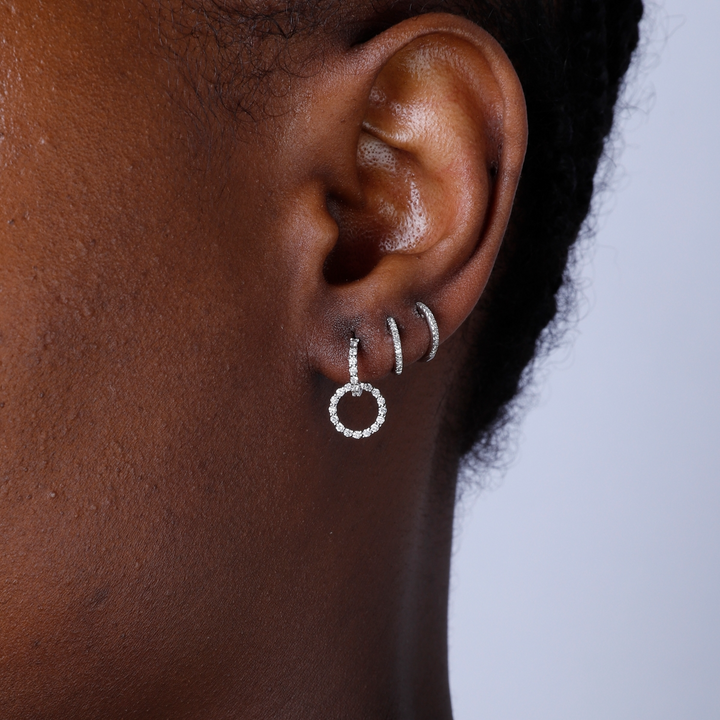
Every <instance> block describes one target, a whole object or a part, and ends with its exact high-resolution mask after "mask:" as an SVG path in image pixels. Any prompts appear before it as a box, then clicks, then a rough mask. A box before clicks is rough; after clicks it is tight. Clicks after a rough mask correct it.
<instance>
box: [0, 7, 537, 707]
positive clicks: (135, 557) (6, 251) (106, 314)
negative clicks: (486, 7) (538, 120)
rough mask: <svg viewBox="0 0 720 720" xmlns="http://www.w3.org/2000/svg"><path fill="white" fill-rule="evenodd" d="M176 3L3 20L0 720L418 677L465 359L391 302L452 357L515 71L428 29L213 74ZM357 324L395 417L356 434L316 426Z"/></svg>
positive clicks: (439, 591) (516, 146) (204, 47)
mask: <svg viewBox="0 0 720 720" xmlns="http://www.w3.org/2000/svg"><path fill="white" fill-rule="evenodd" d="M169 5H171V3H169V4H168V7H166V6H165V5H162V4H161V6H160V9H158V7H157V6H156V5H155V4H152V3H148V4H147V8H146V7H145V6H144V5H143V4H138V3H137V1H136V0H116V2H113V3H109V4H101V5H98V4H93V3H86V2H84V1H83V0H42V1H41V0H23V1H22V2H16V3H13V4H11V3H7V2H6V3H2V4H1V5H0V73H1V74H0V543H2V551H0V581H1V582H2V583H3V585H2V587H1V588H0V678H10V684H11V687H10V688H9V689H8V690H6V689H5V688H2V691H0V714H2V716H3V718H21V717H22V718H27V717H31V716H37V717H43V718H54V717H58V718H61V717H62V718H65V717H73V718H81V717H82V718H84V717H93V718H94V717H104V718H108V719H110V718H112V717H116V716H118V717H119V716H120V714H122V717H134V716H135V714H138V713H141V712H142V713H143V715H142V716H143V717H146V716H151V717H163V718H165V717H178V718H179V717H186V716H187V717H196V716H197V715H196V714H194V713H196V711H197V712H199V713H201V714H202V713H206V714H204V715H202V716H203V717H211V715H210V714H209V713H210V711H211V710H212V708H213V707H214V708H216V709H217V716H218V717H225V715H223V714H222V708H223V707H225V705H226V704H228V703H231V702H232V704H233V707H236V706H237V703H238V702H245V703H250V702H251V699H252V698H258V697H262V698H264V700H263V702H265V705H264V707H265V708H266V709H267V707H268V703H270V702H271V701H273V698H276V695H275V694H274V693H275V689H273V688H276V687H279V686H282V688H283V693H285V694H286V695H287V697H300V696H301V695H302V693H306V694H307V693H309V692H310V690H309V689H311V688H313V687H316V686H317V677H318V672H317V662H319V661H320V660H319V659H322V662H324V663H327V666H328V667H327V668H325V670H324V671H323V674H322V677H323V683H324V687H325V688H330V689H331V688H333V687H336V688H338V691H337V693H336V694H337V697H341V696H342V697H344V696H345V695H346V694H347V693H348V692H349V689H348V688H349V687H350V685H351V684H352V683H351V682H350V680H349V679H348V678H349V677H352V678H357V682H356V685H357V693H358V695H357V697H358V698H360V700H358V702H359V703H360V705H358V707H360V706H362V707H364V705H362V703H365V702H370V701H369V700H367V692H366V688H367V686H368V685H367V683H368V682H371V683H374V684H373V686H375V685H377V682H375V681H371V680H367V678H368V677H371V676H372V677H376V678H387V677H391V676H393V677H394V676H395V675H396V674H397V671H396V664H397V662H399V661H398V658H401V659H402V658H406V657H407V658H410V659H408V660H407V662H406V660H403V662H404V663H406V664H407V663H411V660H412V663H416V662H417V663H419V665H418V666H417V668H416V669H415V670H413V672H414V673H415V675H417V677H418V678H421V677H422V678H427V677H432V678H435V680H433V681H432V682H426V680H424V679H423V680H422V681H418V682H419V685H421V686H422V687H424V688H430V689H431V688H433V687H434V686H435V685H434V684H435V683H437V684H438V687H440V686H442V683H443V682H444V680H443V677H444V676H443V674H442V668H443V667H444V665H443V663H444V662H445V660H444V654H443V653H444V647H445V646H444V632H445V600H446V594H445V593H446V589H447V588H446V586H447V567H448V561H449V547H450V541H451V519H452V503H453V498H454V485H453V478H452V472H451V471H450V472H449V473H447V472H445V471H444V470H442V468H441V467H440V464H439V463H440V461H439V460H438V457H439V450H438V444H437V437H438V434H439V427H440V425H441V424H442V421H443V417H444V414H445V403H446V401H447V398H448V396H449V395H450V386H451V384H452V380H453V378H454V372H455V369H456V367H457V366H458V357H462V354H463V353H464V345H463V343H462V341H458V340H457V336H455V340H451V341H449V342H447V343H445V345H444V346H443V352H441V353H440V354H439V355H438V358H437V359H436V360H434V361H433V364H432V366H425V365H424V364H421V363H417V361H418V360H419V359H420V358H422V357H423V355H424V354H425V353H426V352H427V349H428V344H429V334H428V326H427V324H426V322H425V320H424V319H423V318H422V317H421V316H419V315H418V314H417V313H415V312H414V310H413V308H414V307H415V301H416V300H418V299H421V298H423V299H426V300H427V301H428V303H430V304H432V306H433V310H434V312H435V313H436V314H437V316H438V320H439V322H440V327H441V335H442V338H443V340H445V339H446V337H447V336H448V335H450V334H452V332H453V331H454V329H455V328H457V327H458V326H459V325H460V324H461V323H462V321H463V320H464V318H465V317H466V316H467V315H468V313H469V312H470V311H471V309H472V308H473V307H474V305H475V303H476V301H477V298H478V297H479V295H480V293H481V292H482V288H483V287H484V284H485V282H486V281H487V277H488V275H489V273H490V271H491V268H492V264H493V261H494V258H495V254H496V253H497V250H498V247H499V244H500V242H501V240H502V236H503V232H504V229H505V226H506V223H507V218H508V216H509V212H510V208H511V206H512V198H513V196H514V191H515V187H516V183H517V178H518V176H519V172H520V168H521V165H522V157H523V153H524V147H525V124H524V123H525V116H524V103H523V100H522V93H521V91H520V89H519V84H518V82H517V78H516V76H515V74H514V70H513V69H512V66H511V65H510V63H509V61H507V58H506V57H505V56H504V54H503V53H502V51H501V50H500V49H499V47H498V46H497V45H496V44H495V43H494V42H493V41H492V40H491V39H490V38H489V36H487V34H485V33H483V31H481V30H480V29H479V28H477V27H476V26H471V24H470V23H469V22H467V21H464V20H460V19H459V18H455V19H453V18H450V17H449V16H441V15H437V16H426V17H425V18H423V19H421V20H408V21H405V23H401V24H399V25H397V26H396V27H393V28H391V29H389V30H387V31H385V32H384V33H383V34H381V35H380V36H379V39H377V40H375V39H374V40H373V41H372V42H369V43H366V44H364V45H363V47H362V48H361V50H358V51H353V52H354V54H353V52H351V51H350V50H349V49H347V48H346V52H345V54H343V53H341V52H340V51H337V52H335V54H333V51H331V50H329V49H326V50H327V51H323V52H320V51H319V50H318V47H319V45H318V41H317V39H316V38H315V36H314V35H313V34H312V33H308V34H305V35H302V36H299V38H298V39H297V41H296V42H294V44H293V45H292V50H291V51H287V52H286V53H285V54H282V55H278V46H277V45H274V44H273V42H270V43H269V44H268V46H267V48H266V49H262V48H260V49H258V50H257V53H259V54H256V55H255V56H254V59H253V62H251V63H250V64H247V63H246V61H248V57H247V56H245V55H242V54H241V55H242V56H236V57H235V58H234V61H235V62H236V64H237V65H238V68H239V69H237V68H236V70H237V72H235V73H234V74H231V75H229V76H227V77H226V75H225V70H226V67H225V65H226V61H227V57H226V55H224V54H223V53H224V50H223V43H222V42H218V41H217V38H216V37H214V38H213V40H212V41H210V40H209V39H208V38H209V37H210V35H207V31H208V28H206V27H201V26H198V25H197V24H193V23H195V22H196V21H197V18H198V16H197V15H195V16H192V15H189V16H188V17H190V19H191V20H192V22H190V21H188V22H184V16H183V14H182V12H180V8H179V7H178V8H172V9H173V10H177V11H178V12H177V13H176V14H174V15H173V14H172V13H170V8H169ZM257 5H258V6H260V5H262V3H257ZM151 7H152V8H154V9H152V10H150V9H148V8H151ZM260 9H262V8H260ZM193 18H194V19H193ZM345 44H346V45H347V41H346V40H345ZM241 47H243V46H241ZM252 47H253V48H255V45H252ZM289 47H290V46H287V48H289ZM225 49H226V48H225ZM264 52H267V54H268V55H267V57H269V58H270V61H269V63H270V64H269V65H267V67H274V66H277V67H282V68H283V72H279V73H272V72H271V73H265V72H264V71H262V72H261V70H262V67H264V66H263V63H266V61H267V57H264V56H263V53H264ZM283 52H285V51H283ZM293 62H297V63H299V64H300V65H299V66H301V67H302V68H303V72H285V71H287V70H288V69H289V70H292V63H293ZM243 63H245V64H243ZM273 63H274V65H273ZM230 64H231V65H232V63H230ZM235 90H237V91H238V93H239V94H236V95H233V92H235ZM241 96H242V97H244V99H245V100H246V101H247V102H246V104H245V106H244V111H238V106H237V105H236V104H235V105H234V104H233V98H237V97H241ZM233 114H234V115H235V120H234V121H231V116H232V115H233ZM380 146H382V147H381V149H382V152H380V154H378V152H377V147H380ZM358 148H360V151H358ZM499 148H502V157H501V156H500V151H499ZM381 161H382V162H381ZM363 163H364V164H363ZM498 167H499V170H498ZM363 197H364V198H366V199H367V200H366V201H361V200H362V198H363ZM358 198H360V199H361V200H358ZM343 208H344V209H343ZM348 208H349V209H348ZM338 227H339V228H340V230H338ZM397 228H405V229H408V228H409V229H410V230H412V231H413V232H412V233H409V235H408V237H410V240H409V241H408V242H404V243H399V244H396V246H392V247H389V246H382V248H381V249H380V250H373V249H372V248H370V250H368V252H367V253H366V255H367V257H365V259H364V260H363V261H362V262H359V263H358V262H357V256H356V255H353V252H355V251H354V250H353V249H352V248H353V247H356V246H354V245H352V243H350V245H349V246H347V247H350V250H351V251H350V252H346V253H345V255H344V256H343V255H342V252H345V250H342V247H341V250H342V252H341V253H340V255H337V254H336V255H331V251H333V249H334V247H335V243H336V241H337V243H338V246H342V241H343V237H345V236H348V237H350V238H351V239H352V240H357V243H358V245H357V247H360V248H361V249H363V248H369V247H370V245H372V243H374V242H376V240H377V239H378V238H379V237H380V238H381V236H382V233H385V236H392V237H396V236H397V233H395V231H396V230H397ZM386 231H387V232H386ZM338 232H339V234H340V240H338ZM393 233H395V234H393ZM478 237H480V241H478ZM381 239H382V238H381ZM413 243H414V244H413ZM347 247H346V249H347ZM378 247H380V246H378ZM363 252H364V250H363ZM338 257H339V258H340V260H337V258H338ZM326 258H329V259H330V261H332V262H335V261H337V262H338V263H339V264H338V265H337V267H339V268H340V270H341V271H342V272H340V271H338V275H337V277H334V278H330V279H328V277H329V276H328V277H326V273H327V265H326V264H324V263H325V260H326ZM333 258H335V260H333ZM343 258H344V259H343ZM358 268H359V270H358ZM343 273H351V274H352V273H355V276H353V277H351V278H350V280H352V282H347V278H346V277H345V275H344V274H343ZM330 275H332V272H331V273H330ZM448 278H449V279H448ZM432 288H439V289H438V290H437V292H435V295H432V301H431V300H430V297H431V296H430V292H431V290H432ZM390 313H392V314H394V315H395V317H396V318H397V320H398V324H399V325H400V327H401V329H402V340H403V351H404V353H405V359H406V370H405V371H404V374H403V380H402V382H399V381H395V380H393V381H391V380H390V379H388V378H387V376H388V375H389V374H390V371H391V369H392V367H393V346H392V343H391V341H390V340H389V335H388V333H387V326H386V319H387V316H388V314H390ZM354 331H357V332H358V334H359V335H360V336H361V337H362V343H363V345H362V353H361V362H360V371H361V376H362V379H370V380H372V381H373V382H375V383H376V384H378V387H380V388H381V390H382V392H383V393H384V394H385V397H386V398H387V402H388V406H389V408H390V410H389V412H388V422H387V423H386V424H385V426H384V428H383V433H382V435H381V434H380V433H378V435H377V436H373V438H370V439H367V440H363V441H362V443H356V442H354V441H347V440H346V439H345V438H342V437H340V438H339V437H338V436H337V433H335V431H334V429H333V427H332V426H331V425H330V422H329V420H328V411H327V403H328V400H329V398H330V397H331V395H332V393H333V392H334V390H335V389H336V387H337V383H338V382H339V383H344V382H346V381H347V379H348V377H347V368H348V366H347V354H346V353H347V342H348V338H349V337H350V333H351V332H354ZM318 348H320V349H321V351H320V350H318ZM421 365H422V367H420V366H421ZM427 367H430V368H431V369H430V370H428V369H426V368H427ZM365 399H367V398H365ZM353 413H354V415H353ZM393 413H395V414H394V415H393ZM350 417H351V419H353V420H354V421H356V422H357V423H358V424H362V426H363V427H364V426H366V425H369V424H370V422H372V419H370V420H369V421H368V418H371V417H374V416H373V408H372V407H370V406H369V405H363V404H362V403H360V404H357V406H354V407H353V408H352V409H351V410H350ZM416 595H417V597H416ZM370 616H372V618H373V620H372V622H370V623H367V622H364V621H363V622H360V619H362V618H368V617H370ZM349 618H351V619H352V618H355V619H358V620H357V621H355V620H352V621H349V620H348V619H349ZM429 618H432V619H429ZM388 628H396V630H397V632H396V631H395V630H393V631H390V630H388ZM413 628H415V629H413ZM415 630H417V638H416V639H415V640H413V641H412V642H413V643H416V644H415V645H412V647H413V648H414V650H413V651H412V652H410V651H409V650H407V648H408V647H410V645H411V643H410V641H406V640H405V639H403V638H405V637H406V635H407V637H410V635H413V633H415ZM388 638H396V639H398V642H399V643H400V644H401V645H402V646H403V647H404V648H405V649H404V650H402V652H400V653H399V654H398V652H397V651H396V649H394V648H389V647H388V649H387V652H384V653H381V652H379V650H378V649H379V648H380V647H384V645H385V644H387V642H388ZM418 638H419V639H418ZM430 645H432V647H433V650H432V652H431V651H430ZM343 653H345V655H347V654H348V653H354V654H355V656H356V657H355V660H354V663H355V665H354V668H355V669H354V670H353V671H352V672H351V673H350V674H348V670H347V667H346V665H344V664H343V662H339V661H336V658H338V657H341V656H342V655H343ZM278 658H282V663H280V662H279V661H278ZM418 658H419V659H418ZM431 658H432V659H431ZM412 663H411V664H412ZM413 667H414V666H413ZM438 668H440V670H438ZM230 673H231V674H232V677H233V681H232V683H229V682H228V677H229V674H230ZM403 673H406V674H407V673H410V671H407V672H406V670H403ZM394 674H395V675H394ZM411 675H412V673H410V674H407V677H410V676H411ZM415 675H412V676H413V677H415ZM268 678H274V682H276V683H279V684H280V685H276V686H273V687H270V686H269V685H268V686H267V687H266V685H267V683H268V682H269V680H268ZM378 682H379V681H378ZM383 682H384V680H383ZM380 684H382V683H380ZM328 692H330V691H329V690H328ZM428 692H431V690H428ZM293 693H295V694H293ZM443 693H444V694H443ZM446 694H447V693H446V692H445V690H443V689H442V687H440V690H439V691H438V693H437V695H438V697H440V696H442V697H443V698H445V696H446ZM316 695H317V693H315V695H313V696H312V697H313V698H315V696H316ZM282 697H285V695H283V696H282ZM277 698H280V696H279V695H278V696H277ZM363 698H365V699H363ZM3 702H4V703H5V706H3V705H2V703H3ZM277 702H281V699H277ZM282 702H285V700H282ZM312 702H315V700H314V699H313V700H312ZM443 702H446V701H445V700H443ZM8 703H9V704H8ZM228 706H229V705H228ZM246 707H247V705H246ZM363 712H365V711H364V710H363ZM33 713H35V715H33ZM361 714H362V713H361Z"/></svg>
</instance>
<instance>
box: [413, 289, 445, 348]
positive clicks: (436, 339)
mask: <svg viewBox="0 0 720 720" xmlns="http://www.w3.org/2000/svg"><path fill="white" fill-rule="evenodd" d="M415 307H417V309H418V310H419V311H420V312H421V313H422V315H423V317H424V318H425V320H427V324H428V327H429V328H430V335H431V337H432V342H431V345H430V351H429V352H428V354H427V357H426V358H425V362H430V361H431V360H432V359H433V358H434V357H435V353H436V352H437V351H438V348H439V347H440V330H439V329H438V324H437V320H435V316H434V315H433V314H432V310H431V309H430V308H429V307H428V306H427V305H425V303H421V302H416V303H415Z"/></svg>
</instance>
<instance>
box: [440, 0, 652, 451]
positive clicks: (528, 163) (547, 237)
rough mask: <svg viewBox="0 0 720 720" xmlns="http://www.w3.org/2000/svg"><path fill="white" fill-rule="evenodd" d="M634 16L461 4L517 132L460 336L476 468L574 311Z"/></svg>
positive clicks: (561, 7)
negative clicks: (500, 233) (519, 126)
mask: <svg viewBox="0 0 720 720" xmlns="http://www.w3.org/2000/svg"><path fill="white" fill-rule="evenodd" d="M642 15H643V3H642V1H641V0H559V1H557V2H552V1H551V0H512V1H511V2H505V3H502V4H499V3H496V2H493V3H491V2H484V1H483V0H476V1H475V2H471V3H470V4H469V6H468V16H469V17H470V18H471V19H472V20H474V21H475V22H477V23H478V24H480V25H482V26H483V27H485V28H486V29H487V30H488V31H489V32H491V33H492V34H493V35H494V37H495V38H496V39H497V40H498V41H499V42H500V43H501V44H502V46H503V48H504V49H505V51H506V52H507V54H508V56H509V58H510V60H511V61H512V63H513V65H514V66H515V69H516V71H517V73H518V76H519V78H520V81H521V83H522V86H523V90H524V93H525V98H526V102H527V111H528V126H529V142H528V150H527V155H526V159H525V166H524V168H523V174H522V178H521V181H520V186H519V189H518V194H517V198H516V202H515V209H514V212H513V216H512V219H511V223H510V230H509V232H508V237H507V238H506V242H505V243H504V246H503V249H502V250H501V254H500V257H499V258H498V263H497V266H496V270H495V272H494V274H493V277H492V278H491V282H490V285H489V287H488V289H487V291H486V293H485V296H484V298H483V300H482V301H481V303H480V307H479V308H478V310H479V313H480V315H481V317H482V319H481V322H479V323H477V322H476V323H475V324H474V326H475V328H477V327H478V326H479V327H480V329H479V331H476V332H473V333H470V332H469V333H468V335H470V337H469V339H468V341H469V342H470V343H471V344H472V347H473V350H472V351H471V353H470V356H469V357H470V360H469V362H468V366H467V367H466V369H465V370H466V371H465V374H464V381H463V390H464V392H463V393H461V394H460V397H461V398H463V405H462V407H461V408H460V409H459V413H458V419H457V421H456V422H454V423H453V436H454V439H455V441H456V442H457V446H456V450H457V452H458V453H460V454H466V453H468V452H472V454H473V455H474V457H475V458H476V459H477V460H479V461H480V462H481V463H482V464H484V465H488V464H490V463H492V462H493V461H494V460H495V459H496V457H497V453H498V449H499V447H502V441H503V436H502V432H501V431H502V429H503V428H505V427H506V426H507V424H508V422H509V421H511V420H512V419H513V406H512V400H513V399H514V398H515V397H516V396H517V394H518V392H519V391H520V390H522V388H523V386H524V384H526V383H527V382H528V379H529V374H528V372H527V370H526V369H527V368H528V365H529V364H531V363H532V360H533V358H534V357H535V356H536V353H537V352H538V348H539V345H540V344H542V343H543V342H544V341H545V342H549V341H551V340H552V337H553V333H552V332H548V329H549V328H550V329H552V327H553V321H554V320H556V319H558V317H559V318H566V317H567V316H568V313H569V310H570V309H571V308H572V307H574V304H575V292H574V290H573V287H572V277H571V273H570V270H569V268H568V260H569V258H570V257H571V252H572V248H573V246H574V244H575V243H576V241H577V239H578V236H579V234H580V231H581V229H582V227H583V223H584V222H585V219H586V217H587V215H588V212H589V211H590V207H591V201H592V197H593V191H594V186H595V176H596V173H597V170H598V164H599V161H600V159H601V157H602V154H603V150H604V146H605V142H606V140H607V138H608V136H609V134H610V132H611V130H612V126H613V119H614V115H615V106H616V102H617V100H618V95H619V92H620V90H621V88H622V84H623V78H624V76H625V74H626V72H627V70H628V67H629V65H630V62H631V59H632V56H633V53H634V51H635V49H636V47H637V45H638V41H639V23H640V20H641V18H642ZM469 328H470V330H472V329H473V323H471V324H470V325H469ZM555 334H557V333H555Z"/></svg>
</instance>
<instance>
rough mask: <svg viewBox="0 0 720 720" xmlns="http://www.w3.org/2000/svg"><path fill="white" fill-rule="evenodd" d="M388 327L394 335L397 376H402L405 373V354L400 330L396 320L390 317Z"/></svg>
mask: <svg viewBox="0 0 720 720" xmlns="http://www.w3.org/2000/svg"><path fill="white" fill-rule="evenodd" d="M387 326H388V328H389V329H390V334H391V335H392V341H393V348H394V349H395V374H396V375H400V373H401V372H402V371H403V354H402V343H401V342H400V331H399V330H398V326H397V323H396V322H395V318H391V317H389V318H388V319H387Z"/></svg>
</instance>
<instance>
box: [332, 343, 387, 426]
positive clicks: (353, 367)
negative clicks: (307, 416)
mask: <svg viewBox="0 0 720 720" xmlns="http://www.w3.org/2000/svg"><path fill="white" fill-rule="evenodd" d="M359 344H360V340H358V338H351V339H350V353H349V356H348V365H349V367H350V382H349V383H346V384H345V385H343V386H342V387H341V388H338V390H336V392H335V394H334V395H333V396H332V398H331V399H330V408H329V410H330V422H331V423H332V424H333V425H334V426H335V429H336V430H337V431H338V432H339V433H342V434H343V435H344V436H345V437H348V438H354V439H355V440H360V438H366V437H370V436H371V435H372V434H373V433H376V432H377V431H378V430H379V429H380V428H381V427H382V424H383V423H384V422H385V415H386V414H387V407H386V405H385V398H384V397H383V396H382V393H381V392H380V391H379V390H378V389H377V388H375V387H373V386H372V385H371V384H370V383H361V382H360V381H359V379H358V367H357V354H358V345H359ZM349 392H350V393H352V394H353V396H354V397H359V396H360V395H362V394H363V392H369V393H370V394H371V395H372V396H373V397H374V398H375V401H376V402H377V405H378V414H377V418H376V419H375V422H374V423H373V424H372V425H371V426H370V427H368V428H365V429H364V430H350V429H349V428H346V427H345V426H344V425H343V424H342V423H341V422H340V418H339V417H338V413H337V406H338V403H339V402H340V400H341V399H342V398H343V397H344V396H345V395H346V394H347V393H349Z"/></svg>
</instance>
